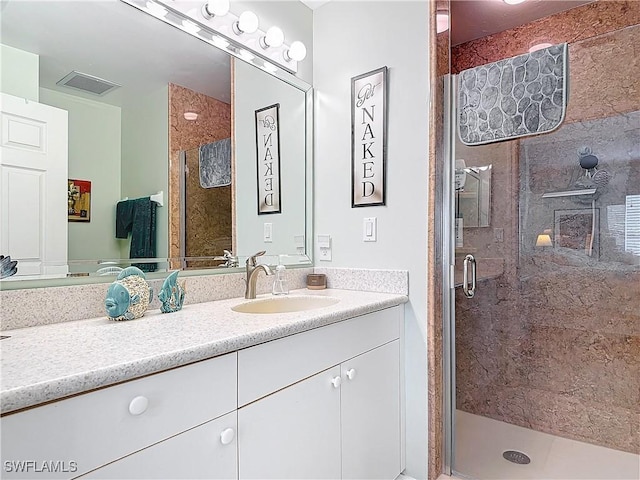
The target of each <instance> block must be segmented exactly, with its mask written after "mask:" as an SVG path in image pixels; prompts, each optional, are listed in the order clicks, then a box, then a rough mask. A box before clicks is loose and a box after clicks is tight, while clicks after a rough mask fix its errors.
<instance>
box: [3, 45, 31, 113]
mask: <svg viewBox="0 0 640 480" xmlns="http://www.w3.org/2000/svg"><path fill="white" fill-rule="evenodd" d="M39 72H40V57H39V56H38V55H36V54H35V53H30V52H25V51H24V50H18V49H17V48H13V47H9V46H8V45H2V44H0V91H2V92H4V93H9V94H11V95H14V96H16V97H21V98H27V99H29V100H33V101H34V102H37V101H38V96H39V92H38V86H39V85H40V77H39Z"/></svg>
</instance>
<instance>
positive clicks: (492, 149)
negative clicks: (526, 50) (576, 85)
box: [450, 111, 640, 479]
mask: <svg viewBox="0 0 640 480" xmlns="http://www.w3.org/2000/svg"><path fill="white" fill-rule="evenodd" d="M574 115H575V116H576V117H577V118H578V119H577V120H576V119H575V118H574V121H573V122H565V124H564V125H563V126H562V127H560V128H559V129H558V130H556V131H555V132H553V133H549V134H545V135H539V136H533V137H527V138H522V139H520V140H512V141H506V142H500V143H493V144H488V145H483V146H474V147H468V146H465V145H463V144H461V143H460V142H459V140H458V139H457V136H454V141H453V142H452V143H453V145H452V155H451V168H452V173H453V172H455V174H452V175H451V184H452V187H451V188H452V191H453V195H452V197H453V198H452V200H453V201H452V207H451V212H450V215H451V219H452V230H453V231H452V235H454V233H455V224H456V223H457V224H458V226H459V227H458V232H457V235H455V237H456V241H457V243H456V246H455V277H456V278H455V283H456V285H457V287H456V288H455V289H454V292H455V293H454V295H455V301H454V303H455V326H454V328H453V329H452V331H453V332H454V334H453V337H454V342H453V345H452V348H453V349H454V351H455V361H454V363H455V369H454V377H455V381H454V382H452V383H453V384H454V385H455V391H454V392H453V394H452V395H453V398H454V401H453V405H454V406H455V410H454V415H453V416H454V422H455V423H454V425H453V431H454V446H453V449H454V453H453V455H454V458H453V462H452V466H453V470H454V472H458V473H460V474H464V475H465V476H470V477H472V478H477V479H520V478H545V479H566V478H576V479H602V478H620V479H622V478H625V479H626V478H640V477H639V475H640V472H639V469H640V467H639V465H640V457H639V456H638V453H640V444H639V443H640V435H638V432H640V300H639V299H640V246H639V244H640V142H638V138H640V111H631V112H626V113H622V114H619V115H612V116H607V117H602V118H596V119H584V120H582V119H580V118H579V115H578V114H575V113H574ZM454 132H455V129H454ZM468 255H472V256H473V257H474V258H475V262H476V289H475V294H474V295H473V297H472V298H469V297H468V295H465V291H464V288H463V287H464V285H463V283H464V282H463V263H464V259H465V258H467V257H468ZM467 263H468V265H469V266H470V265H471V264H470V262H467ZM468 273H469V280H468V282H469V287H470V286H471V280H470V278H471V273H472V272H471V271H470V270H469V272H468ZM467 293H468V292H467Z"/></svg>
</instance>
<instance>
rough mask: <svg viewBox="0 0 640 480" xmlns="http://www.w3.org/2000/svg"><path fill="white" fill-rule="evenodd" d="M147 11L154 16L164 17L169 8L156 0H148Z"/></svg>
mask: <svg viewBox="0 0 640 480" xmlns="http://www.w3.org/2000/svg"><path fill="white" fill-rule="evenodd" d="M147 11H148V12H149V13H150V14H151V15H153V16H154V17H164V16H165V15H166V14H167V9H166V8H164V7H163V6H162V5H159V4H157V3H155V2H147Z"/></svg>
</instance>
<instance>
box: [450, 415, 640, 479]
mask: <svg viewBox="0 0 640 480" xmlns="http://www.w3.org/2000/svg"><path fill="white" fill-rule="evenodd" d="M505 450H517V451H520V452H523V453H525V454H527V455H528V456H529V457H530V458H531V463H529V464H527V465H518V464H515V463H511V462H509V461H507V460H505V459H504V458H503V457H502V453H503V452H504V451H505ZM455 471H456V472H459V473H460V474H461V475H463V476H464V477H469V478H475V479H479V480H493V479H495V480H502V479H504V480H507V479H508V480H519V479H534V480H638V479H639V478H640V456H639V455H634V454H631V453H626V452H621V451H618V450H613V449H610V448H605V447H599V446H597V445H591V444H588V443H583V442H577V441H575V440H569V439H566V438H561V437H556V436H553V435H549V434H546V433H542V432H536V431H534V430H529V429H527V428H522V427H518V426H516V425H511V424H508V423H504V422H499V421H497V420H493V419H490V418H486V417H482V416H479V415H473V414H470V413H466V412H462V411H460V410H458V411H456V452H455Z"/></svg>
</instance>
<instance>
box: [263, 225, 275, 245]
mask: <svg viewBox="0 0 640 480" xmlns="http://www.w3.org/2000/svg"><path fill="white" fill-rule="evenodd" d="M272 242H273V223H265V224H264V243H272Z"/></svg>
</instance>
